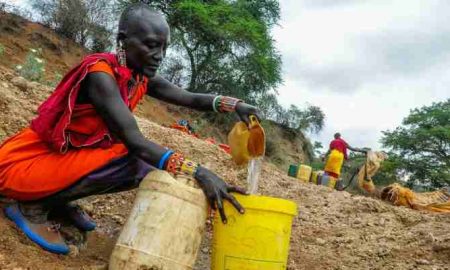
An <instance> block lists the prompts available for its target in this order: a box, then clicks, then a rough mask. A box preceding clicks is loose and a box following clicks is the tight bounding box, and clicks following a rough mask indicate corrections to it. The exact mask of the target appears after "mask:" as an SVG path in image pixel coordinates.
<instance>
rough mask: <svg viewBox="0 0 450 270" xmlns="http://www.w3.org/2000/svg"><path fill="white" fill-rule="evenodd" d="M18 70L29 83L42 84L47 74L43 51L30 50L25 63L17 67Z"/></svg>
mask: <svg viewBox="0 0 450 270" xmlns="http://www.w3.org/2000/svg"><path fill="white" fill-rule="evenodd" d="M16 70H17V72H18V73H19V74H20V76H22V77H24V78H25V79H27V80H29V81H36V82H42V81H43V79H44V72H45V60H44V59H43V58H42V49H40V48H39V49H30V52H29V53H28V54H27V56H26V59H25V63H24V64H23V65H18V66H16Z"/></svg>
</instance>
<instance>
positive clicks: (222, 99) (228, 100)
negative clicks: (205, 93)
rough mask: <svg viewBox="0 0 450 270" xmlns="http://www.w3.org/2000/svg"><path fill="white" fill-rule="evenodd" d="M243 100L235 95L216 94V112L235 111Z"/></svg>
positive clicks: (214, 103) (214, 104) (214, 108)
mask: <svg viewBox="0 0 450 270" xmlns="http://www.w3.org/2000/svg"><path fill="white" fill-rule="evenodd" d="M241 101H242V100H240V99H238V98H234V97H227V96H216V97H215V98H214V100H213V106H212V107H213V110H214V111H215V112H234V111H236V105H237V104H238V103H239V102H241Z"/></svg>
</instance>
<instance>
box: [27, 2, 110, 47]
mask: <svg viewBox="0 0 450 270" xmlns="http://www.w3.org/2000/svg"><path fill="white" fill-rule="evenodd" d="M30 4H31V6H32V8H33V9H34V10H35V11H37V12H38V13H39V15H40V17H41V18H40V20H41V21H42V23H44V24H45V25H47V26H48V27H51V28H53V29H54V30H55V31H56V32H57V33H59V34H60V35H62V36H64V37H67V38H69V39H71V40H73V41H75V42H77V43H79V44H81V45H82V46H84V47H87V48H89V49H91V50H92V51H94V52H99V51H104V50H105V49H107V48H108V47H110V46H111V40H110V37H111V34H112V26H113V25H114V24H112V23H111V22H112V20H114V19H115V18H112V17H111V14H112V12H113V8H114V5H113V3H112V1H111V0H96V1H88V0H31V1H30Z"/></svg>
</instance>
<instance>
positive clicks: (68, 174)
mask: <svg viewBox="0 0 450 270" xmlns="http://www.w3.org/2000/svg"><path fill="white" fill-rule="evenodd" d="M127 153H128V151H127V149H126V147H125V145H123V144H114V145H113V146H112V147H110V148H108V149H102V148H79V149H70V150H69V151H68V152H67V153H65V154H61V153H58V152H55V151H54V150H52V149H50V148H49V147H48V146H47V144H46V143H44V142H42V141H41V140H40V139H39V137H38V135H37V134H36V133H35V132H34V131H33V130H31V129H30V128H26V129H24V130H23V131H21V132H20V133H18V134H17V135H15V136H13V137H12V138H9V139H8V140H7V141H5V142H4V143H3V145H1V146H0V194H2V195H3V196H7V197H9V198H13V199H16V200H24V201H25V200H37V199H40V198H43V197H46V196H49V195H51V194H53V193H56V192H58V191H61V190H63V189H65V188H67V187H69V186H70V185H72V184H73V183H75V182H77V181H78V180H80V179H81V178H82V177H83V176H86V175H88V174H89V173H90V172H92V171H94V170H96V169H98V168H100V167H102V166H103V165H106V164H107V163H109V162H110V161H111V160H113V159H115V158H118V157H122V156H124V155H126V154H127Z"/></svg>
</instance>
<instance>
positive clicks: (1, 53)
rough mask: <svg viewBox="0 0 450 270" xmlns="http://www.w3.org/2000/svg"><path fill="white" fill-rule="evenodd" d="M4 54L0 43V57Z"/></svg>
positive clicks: (3, 47) (3, 48)
mask: <svg viewBox="0 0 450 270" xmlns="http://www.w3.org/2000/svg"><path fill="white" fill-rule="evenodd" d="M4 53H5V46H3V44H1V43H0V56H2V55H3V54H4Z"/></svg>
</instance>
